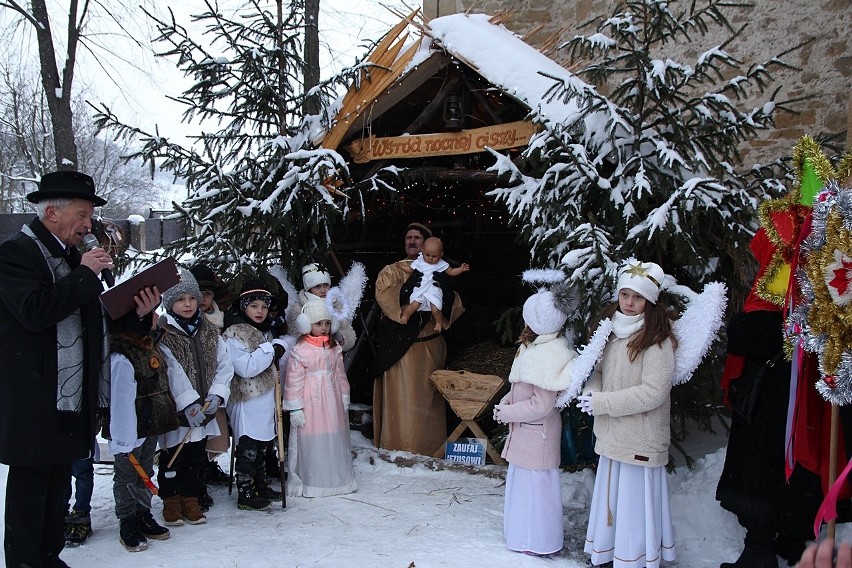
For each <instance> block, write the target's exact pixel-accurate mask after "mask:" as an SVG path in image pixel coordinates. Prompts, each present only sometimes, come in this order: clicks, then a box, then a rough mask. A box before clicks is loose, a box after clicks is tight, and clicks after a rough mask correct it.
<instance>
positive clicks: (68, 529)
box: [65, 509, 92, 548]
mask: <svg viewBox="0 0 852 568" xmlns="http://www.w3.org/2000/svg"><path fill="white" fill-rule="evenodd" d="M90 536H92V519H91V517H90V516H89V514H88V513H83V512H82V511H75V510H73V509H72V510H71V513H70V514H68V515H67V516H66V517H65V546H67V547H68V548H73V547H75V546H80V545H81V544H83V543H84V542H86V539H87V538H89V537H90Z"/></svg>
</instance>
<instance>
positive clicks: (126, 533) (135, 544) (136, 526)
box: [118, 515, 148, 552]
mask: <svg viewBox="0 0 852 568" xmlns="http://www.w3.org/2000/svg"><path fill="white" fill-rule="evenodd" d="M118 522H119V527H118V534H119V538H118V540H119V541H120V542H121V544H122V545H123V546H124V548H126V549H127V551H128V552H142V551H143V550H146V549H147V548H148V541H147V540H146V539H145V535H143V534H142V523H141V522H139V517H138V516H137V515H133V516H132V517H127V518H124V519H119V520H118Z"/></svg>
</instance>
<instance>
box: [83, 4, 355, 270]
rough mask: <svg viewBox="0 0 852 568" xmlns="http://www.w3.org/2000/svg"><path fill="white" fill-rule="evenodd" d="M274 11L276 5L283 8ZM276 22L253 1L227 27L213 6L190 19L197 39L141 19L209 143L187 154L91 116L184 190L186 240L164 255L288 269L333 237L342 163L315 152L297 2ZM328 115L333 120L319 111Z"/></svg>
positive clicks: (109, 118)
mask: <svg viewBox="0 0 852 568" xmlns="http://www.w3.org/2000/svg"><path fill="white" fill-rule="evenodd" d="M281 3H282V2H281V1H279V4H281ZM284 4H285V5H284V6H283V7H282V8H283V9H282V11H281V13H282V18H281V21H280V24H279V19H278V15H277V14H276V13H275V12H274V10H273V11H269V10H267V9H266V8H264V7H262V6H261V5H260V3H259V2H249V3H248V4H247V5H246V6H245V7H244V8H242V9H241V10H240V11H239V12H238V13H236V14H234V15H233V16H230V17H229V16H226V15H224V14H223V13H221V12H220V11H219V10H218V9H217V5H215V4H212V3H210V2H205V6H206V9H205V10H204V11H202V12H201V13H198V14H196V15H194V16H192V18H193V20H194V21H195V23H196V24H197V25H195V26H194V29H197V28H198V27H200V26H203V27H204V30H205V31H204V33H203V36H202V39H201V40H197V39H196V38H194V37H192V35H191V34H190V33H189V32H188V31H187V29H186V28H184V27H183V26H181V25H180V24H179V23H178V22H176V21H175V19H174V15H173V14H171V18H170V20H168V21H166V20H164V19H161V18H158V17H156V16H154V15H153V14H150V13H148V16H149V17H150V18H151V19H152V20H153V21H154V22H155V23H156V25H157V29H158V32H159V34H160V35H159V36H158V37H157V38H156V40H157V41H158V42H159V43H160V44H165V45H166V46H167V47H166V48H165V49H164V50H163V51H161V52H160V53H158V55H159V56H163V57H171V58H175V60H176V64H177V66H178V68H179V69H181V70H182V71H183V72H184V74H185V75H186V76H187V77H190V78H191V79H192V80H193V84H192V85H191V86H190V87H189V88H188V89H186V90H185V91H184V92H183V93H182V94H181V95H180V96H178V97H175V100H176V101H178V102H180V103H182V104H183V105H185V106H186V110H185V112H184V121H185V122H187V123H193V122H197V123H200V124H201V125H202V127H203V128H204V129H205V132H204V133H203V134H201V135H200V136H199V137H197V138H196V139H194V140H193V142H192V145H191V147H184V146H182V145H180V144H177V143H174V142H172V141H171V140H169V139H167V138H164V137H162V136H160V135H159V133H155V134H150V133H147V132H144V131H143V130H141V129H139V128H135V127H132V126H128V125H126V124H123V123H122V122H121V121H120V120H119V119H118V117H116V116H115V115H114V114H113V113H112V112H111V111H110V109H109V108H107V107H105V106H104V107H100V108H99V109H98V110H99V115H98V116H97V117H96V118H97V121H98V125H99V127H100V128H102V129H109V130H112V131H114V132H115V134H116V136H120V137H135V138H137V139H138V140H140V141H141V142H142V146H141V148H139V149H138V151H137V152H135V153H134V154H133V155H131V156H129V157H130V158H133V157H140V158H142V159H143V160H145V161H146V162H147V163H148V164H149V165H150V166H151V168H152V172H153V168H154V167H155V166H156V167H159V168H161V169H162V170H165V171H170V172H173V173H174V174H175V175H176V176H177V177H180V178H183V179H184V180H185V181H186V184H187V189H188V191H189V195H190V196H189V198H188V199H186V201H184V202H183V203H180V204H177V203H176V204H175V207H176V208H177V209H178V210H179V212H180V213H179V214H180V216H181V217H183V218H184V219H185V220H186V222H187V223H189V224H190V226H191V227H192V230H191V233H192V234H191V236H189V237H188V238H186V239H184V240H181V241H176V242H174V243H172V244H170V245H168V249H167V250H166V252H167V253H169V254H183V253H190V254H192V255H193V256H194V257H196V258H202V259H205V260H206V261H207V262H209V263H210V264H211V265H213V266H214V267H215V268H216V269H217V270H219V271H220V273H223V274H225V273H230V274H236V273H240V272H244V270H245V269H246V268H249V267H252V266H261V265H267V264H273V263H276V264H281V265H283V266H285V267H289V268H291V269H292V267H293V265H294V263H299V262H301V261H302V260H303V259H304V258H310V257H311V256H312V255H314V254H316V255H317V257H319V256H320V255H321V254H322V253H323V252H324V251H325V250H326V247H327V246H328V243H329V240H330V239H329V226H330V224H331V223H333V221H334V219H336V218H337V216H338V215H340V214H342V213H343V212H344V211H345V207H346V199H345V195H344V194H342V193H341V192H339V191H337V190H335V189H334V184H333V183H330V180H332V179H333V178H334V177H335V176H338V177H340V176H345V175H346V171H347V169H346V164H345V162H344V161H343V159H342V158H341V157H340V155H339V154H337V153H336V152H333V151H328V150H324V149H322V148H320V149H317V148H315V147H314V145H313V144H312V143H311V137H312V135H313V134H316V132H317V129H318V128H319V126H320V125H321V124H323V123H324V122H325V121H327V120H328V116H329V115H328V114H323V115H321V116H307V117H305V116H303V112H302V104H303V102H304V99H305V93H304V92H303V87H302V85H303V82H302V76H303V70H304V62H303V60H302V57H301V55H300V54H301V52H302V43H301V42H302V39H301V38H302V34H303V33H304V25H305V24H304V12H303V2H301V1H299V0H291V1H289V2H286V1H285V2H284ZM352 72H354V68H353V69H350V70H347V72H345V73H343V74H341V75H339V76H336V77H334V78H332V79H329V80H327V81H325V82H323V83H321V84H320V85H319V86H318V87H316V88H314V89H313V90H312V91H311V93H310V94H312V95H319V97H320V98H321V102H322V103H323V104H322V106H323V107H327V106H328V101H329V100H330V98H331V97H332V96H334V92H333V90H332V87H333V86H334V85H335V84H336V83H337V82H343V81H345V80H346V78H347V77H348V76H349V75H350V74H351V73H352ZM325 112H327V113H330V112H333V109H327V110H326V111H325Z"/></svg>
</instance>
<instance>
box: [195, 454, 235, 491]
mask: <svg viewBox="0 0 852 568" xmlns="http://www.w3.org/2000/svg"><path fill="white" fill-rule="evenodd" d="M199 477H200V478H201V481H203V482H204V483H206V484H208V485H228V481H229V478H228V474H227V473H225V472H224V471H222V468H221V467H219V464H218V462H216V460H210V461H208V462H207V465H205V466H204V467H203V468H202V470H201V473H200V475H199Z"/></svg>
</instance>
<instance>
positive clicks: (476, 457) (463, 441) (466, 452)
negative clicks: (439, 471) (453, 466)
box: [444, 438, 486, 465]
mask: <svg viewBox="0 0 852 568" xmlns="http://www.w3.org/2000/svg"><path fill="white" fill-rule="evenodd" d="M485 443H486V442H485V440H482V439H479V438H459V439H458V440H457V441H455V442H447V444H446V447H445V450H444V459H445V460H447V461H451V462H458V463H466V464H470V465H485Z"/></svg>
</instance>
